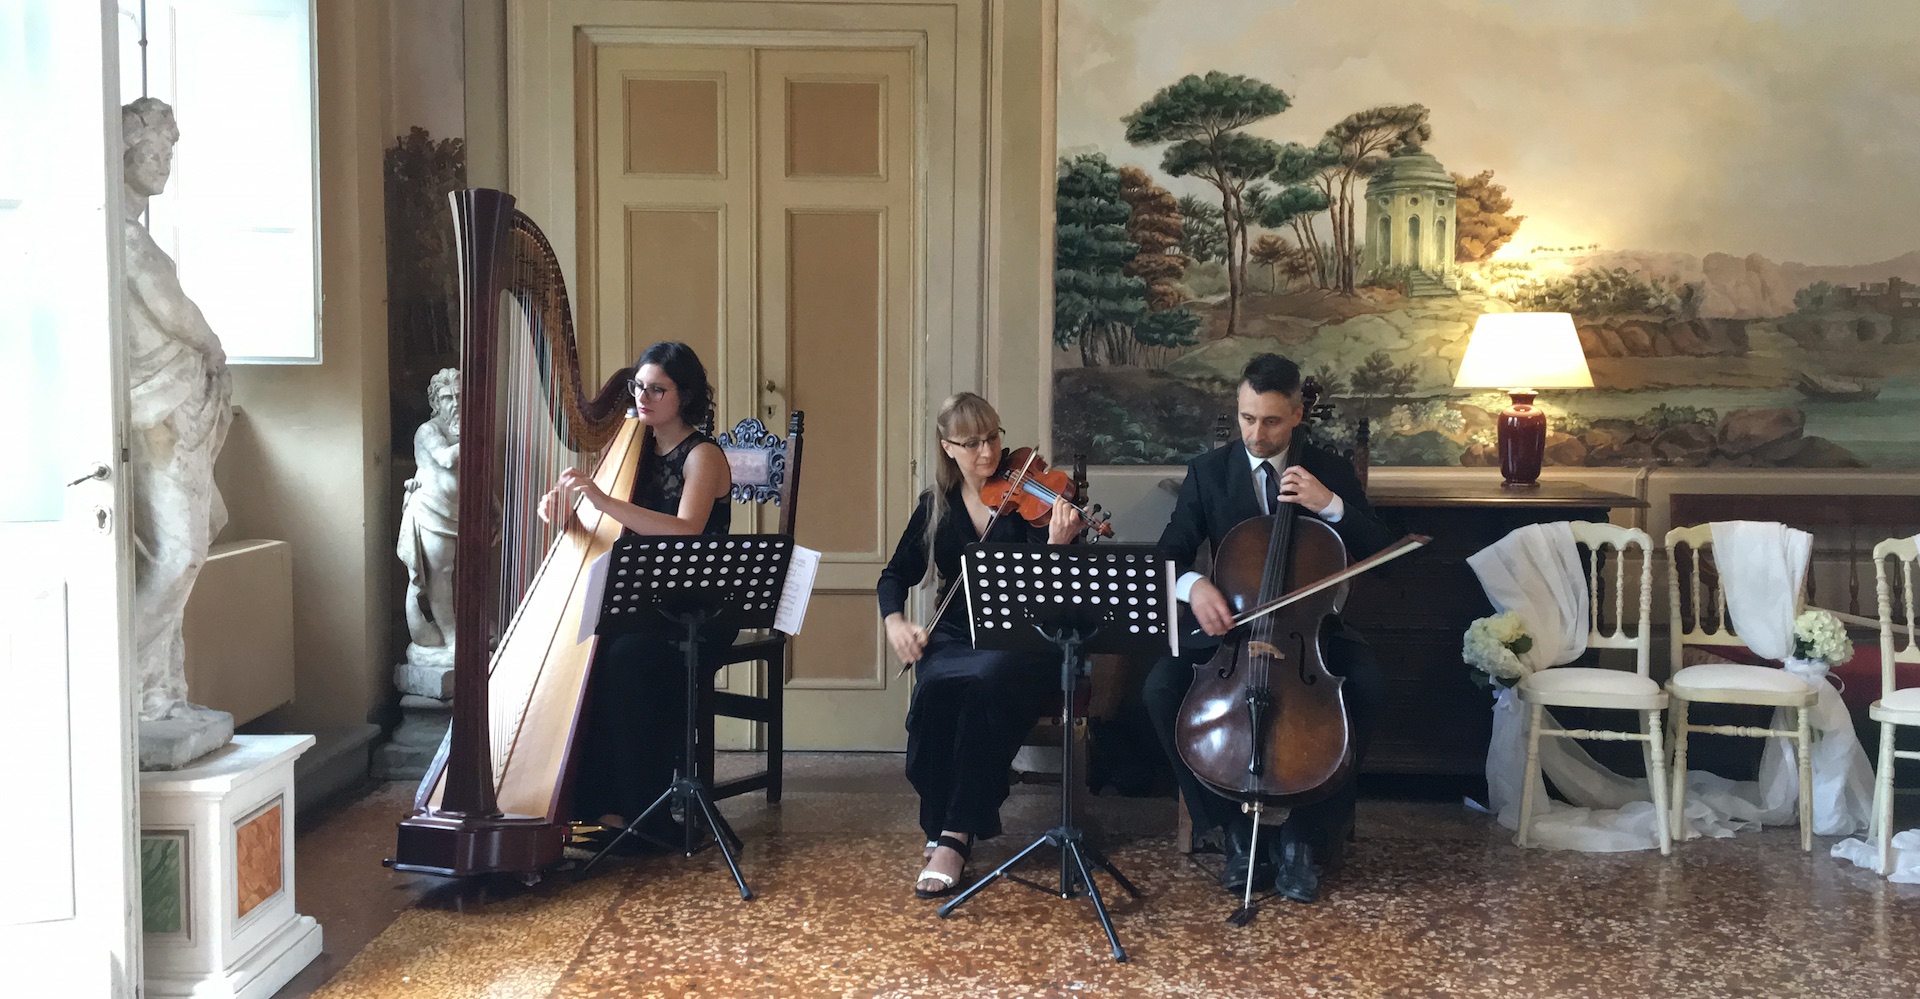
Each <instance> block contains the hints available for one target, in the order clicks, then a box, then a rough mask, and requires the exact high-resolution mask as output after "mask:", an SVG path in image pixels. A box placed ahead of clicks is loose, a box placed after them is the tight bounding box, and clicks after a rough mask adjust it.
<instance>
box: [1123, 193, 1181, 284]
mask: <svg viewBox="0 0 1920 999" xmlns="http://www.w3.org/2000/svg"><path fill="white" fill-rule="evenodd" d="M1120 200H1122V201H1125V202H1126V203H1127V208H1128V210H1129V212H1130V213H1131V214H1130V215H1129V216H1128V218H1127V238H1128V239H1130V240H1132V241H1133V244H1134V245H1135V246H1137V247H1139V248H1140V252H1139V253H1138V254H1136V255H1135V256H1134V258H1133V259H1132V260H1129V261H1127V266H1126V267H1125V268H1124V270H1125V271H1126V273H1127V274H1128V275H1130V276H1132V277H1137V278H1139V279H1140V280H1142V281H1145V282H1146V283H1147V308H1148V309H1150V310H1152V311H1156V312H1160V311H1165V310H1167V309H1172V308H1176V307H1178V306H1179V305H1180V303H1182V302H1185V301H1186V300H1187V293H1186V290H1185V289H1183V288H1181V287H1180V275H1181V274H1183V273H1185V271H1186V266H1187V262H1186V259H1185V258H1184V257H1182V256H1181V255H1180V240H1181V237H1182V231H1181V230H1182V225H1181V217H1180V204H1179V202H1177V201H1176V200H1174V197H1173V194H1172V193H1171V192H1169V191H1168V190H1167V189H1166V188H1164V187H1161V186H1160V185H1158V184H1155V183H1154V182H1153V178H1152V177H1150V176H1148V175H1147V172H1146V171H1145V170H1142V169H1140V168H1139V167H1137V166H1123V167H1121V168H1120Z"/></svg>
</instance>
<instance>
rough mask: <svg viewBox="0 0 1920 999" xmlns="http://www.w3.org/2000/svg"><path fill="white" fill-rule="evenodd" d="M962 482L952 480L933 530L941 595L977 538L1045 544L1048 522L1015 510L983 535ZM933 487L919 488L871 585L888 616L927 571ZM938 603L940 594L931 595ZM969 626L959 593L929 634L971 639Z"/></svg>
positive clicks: (900, 608) (904, 605) (903, 603)
mask: <svg viewBox="0 0 1920 999" xmlns="http://www.w3.org/2000/svg"><path fill="white" fill-rule="evenodd" d="M964 488H965V486H964V485H956V486H954V487H953V489H952V490H950V491H949V492H948V493H947V515H946V517H945V518H944V519H943V520H942V521H941V523H940V525H939V528H938V530H937V531H936V532H935V533H934V536H933V563H934V566H935V567H936V568H937V569H938V573H937V575H938V576H939V582H940V596H941V597H945V596H946V593H947V590H948V589H949V588H950V587H952V586H953V584H954V581H955V580H957V579H958V578H959V577H960V552H961V549H963V548H965V547H966V546H967V545H970V544H973V543H975V542H977V541H992V542H996V543H1009V544H1045V543H1046V541H1047V528H1044V527H1034V526H1033V525H1031V524H1028V523H1027V522H1026V521H1024V520H1021V519H1020V518H1019V517H1018V516H1016V515H1014V514H1011V513H1008V514H1005V515H1003V516H1001V517H1000V519H999V520H997V521H995V522H994V524H993V529H992V530H990V531H988V532H987V536H986V537H985V538H982V537H981V536H980V533H979V532H978V531H976V530H974V527H973V518H972V517H971V516H969V515H968V513H967V508H966V505H965V503H964V502H963V501H962V498H961V490H962V489H964ZM932 511H933V491H932V490H930V489H929V490H927V491H926V492H923V493H921V494H920V504H919V505H918V506H916V507H914V508H913V519H912V520H910V521H908V522H907V529H906V531H905V532H904V533H902V534H901V535H900V543H899V544H897V545H895V546H894V549H893V558H891V559H889V560H888V561H887V567H886V568H885V569H882V570H880V582H879V584H878V585H877V586H875V587H874V590H875V592H876V593H877V594H878V595H879V598H880V616H881V617H883V618H884V617H886V616H887V615H889V614H893V613H896V612H900V613H904V612H905V611H906V609H907V591H908V590H910V589H912V588H913V587H914V586H915V585H916V584H918V583H919V582H920V581H921V579H923V578H925V576H926V574H927V518H928V517H931V516H932V515H933V512H932ZM934 602H935V603H936V604H938V603H939V601H938V600H935V601H934ZM969 634H970V632H969V629H968V628H967V609H966V607H965V606H964V605H963V604H962V603H961V601H960V600H959V599H958V598H955V600H954V602H953V603H951V604H948V605H947V612H946V613H945V614H943V615H941V616H940V620H939V621H938V622H937V623H936V624H935V625H934V628H933V634H932V636H930V640H934V641H938V640H941V639H954V640H958V641H963V642H964V641H969V640H970V639H969Z"/></svg>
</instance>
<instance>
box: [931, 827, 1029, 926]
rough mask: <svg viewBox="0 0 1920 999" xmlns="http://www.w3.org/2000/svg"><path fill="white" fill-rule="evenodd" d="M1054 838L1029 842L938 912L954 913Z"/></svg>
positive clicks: (946, 915) (943, 913)
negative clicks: (961, 905)
mask: <svg viewBox="0 0 1920 999" xmlns="http://www.w3.org/2000/svg"><path fill="white" fill-rule="evenodd" d="M1052 839H1053V836H1052V835H1051V834H1048V835H1046V836H1042V837H1040V838H1039V839H1036V840H1034V841H1033V842H1031V843H1028V844H1027V848H1026V849H1024V850H1021V851H1020V852H1019V853H1016V854H1014V855H1013V857H1012V858H1011V859H1009V860H1008V861H1007V862H1006V863H1004V864H1001V865H1000V866H999V867H996V868H994V869H993V873H991V874H989V875H987V876H986V877H984V878H981V879H980V880H978V881H975V882H974V883H973V884H970V885H968V886H967V890H966V891H963V892H961V893H960V895H959V897H957V898H955V899H954V900H953V901H951V902H948V903H947V904H945V905H943V906H941V907H940V908H939V909H938V910H936V914H937V915H938V916H939V917H940V918H941V919H945V918H947V917H948V916H950V915H952V914H953V910H955V909H958V908H960V903H962V902H965V901H966V900H967V899H970V898H972V897H973V896H975V895H978V894H980V890H981V889H982V888H985V887H986V886H988V885H990V884H992V883H994V882H995V881H998V880H1000V878H1001V877H1003V876H1005V875H1006V873H1007V872H1008V871H1010V870H1012V869H1013V865H1015V864H1018V863H1019V862H1021V861H1022V860H1025V859H1027V854H1029V853H1032V852H1033V851H1035V850H1038V849H1040V848H1041V847H1042V846H1045V845H1046V844H1047V843H1048V842H1050V841H1051V840H1052Z"/></svg>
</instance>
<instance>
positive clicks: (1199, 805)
mask: <svg viewBox="0 0 1920 999" xmlns="http://www.w3.org/2000/svg"><path fill="white" fill-rule="evenodd" d="M1300 385H1301V382H1300V369H1299V367H1298V366H1296V365H1295V364H1294V363H1293V362H1292V361H1289V360H1287V359H1286V358H1284V357H1281V356H1279V355H1277V354H1261V355H1260V356H1258V357H1255V358H1254V359H1253V360H1251V361H1249V362H1248V363H1247V366H1246V369H1245V371H1244V372H1243V373H1242V375H1241V379H1240V387H1239V391H1238V393H1237V409H1238V412H1239V420H1240V440H1239V441H1238V442H1236V443H1233V444H1229V445H1227V446H1225V447H1220V448H1215V449H1213V450H1212V451H1210V452H1208V453H1206V454H1203V455H1201V456H1199V457H1197V458H1195V459H1193V460H1192V461H1190V462H1188V463H1187V478H1186V481H1185V482H1184V483H1183V484H1182V485H1181V487H1180V495H1179V499H1178V500H1176V501H1175V504H1174V509H1173V517H1172V519H1171V521H1169V522H1168V524H1167V529H1166V531H1165V532H1164V533H1162V534H1161V536H1160V547H1161V548H1162V550H1163V551H1164V552H1165V553H1166V554H1167V555H1168V556H1169V557H1170V558H1172V559H1173V560H1174V563H1175V564H1176V565H1177V566H1179V567H1180V568H1181V569H1182V570H1183V573H1182V575H1181V577H1180V581H1179V583H1178V585H1177V586H1176V594H1177V595H1178V596H1179V598H1180V599H1181V600H1184V601H1186V602H1187V604H1188V605H1189V606H1190V607H1191V608H1192V609H1193V616H1194V618H1195V620H1196V621H1197V622H1198V624H1199V626H1200V628H1201V629H1202V630H1204V631H1205V632H1206V633H1207V634H1208V635H1212V636H1221V635H1225V634H1226V633H1227V632H1228V631H1229V630H1231V628H1232V622H1233V610H1232V609H1231V608H1230V607H1229V605H1228V603H1227V599H1226V597H1225V596H1224V595H1223V594H1222V593H1221V592H1220V590H1219V588H1218V587H1216V586H1215V585H1214V584H1213V582H1212V581H1211V580H1209V579H1207V578H1206V577H1204V576H1202V575H1201V574H1199V573H1197V572H1192V571H1188V570H1190V567H1191V566H1192V564H1193V561H1194V557H1195V556H1196V555H1197V554H1198V552H1199V549H1200V544H1201V542H1203V541H1205V542H1210V543H1211V544H1212V545H1213V547H1214V549H1215V550H1216V551H1217V550H1218V548H1219V546H1220V542H1221V539H1222V538H1224V537H1226V534H1227V532H1228V531H1230V530H1232V529H1233V528H1234V527H1235V526H1237V525H1238V524H1240V523H1241V522H1242V521H1245V520H1248V519H1251V518H1254V517H1259V516H1263V515H1266V514H1270V513H1274V512H1276V511H1277V510H1278V509H1280V508H1281V507H1280V504H1285V503H1293V504H1297V505H1299V506H1300V507H1301V508H1302V509H1303V510H1305V511H1306V512H1307V513H1310V514H1313V515H1314V516H1317V517H1319V518H1320V519H1321V520H1323V521H1325V522H1327V523H1328V524H1330V525H1332V526H1333V528H1334V530H1335V532H1336V533H1337V534H1338V535H1339V536H1340V540H1341V541H1342V542H1343V543H1344V544H1345V545H1346V548H1347V553H1348V556H1349V558H1350V559H1355V560H1357V559H1361V558H1365V557H1367V556H1369V555H1372V554H1373V553H1374V552H1377V551H1379V550H1380V549H1381V548H1384V547H1385V546H1386V545H1387V544H1389V543H1390V542H1391V541H1393V536H1392V535H1391V534H1390V533H1389V532H1388V531H1387V529H1386V528H1385V527H1384V526H1382V525H1381V523H1380V521H1379V520H1378V519H1376V518H1375V516H1374V513H1373V508H1372V507H1371V506H1369V505H1368V503H1367V497H1366V493H1365V492H1364V490H1362V488H1361V486H1360V480H1359V477H1358V476H1357V475H1356V474H1355V473H1354V470H1353V465H1352V464H1351V463H1350V462H1348V461H1347V460H1346V459H1344V458H1341V457H1340V456H1338V455H1335V454H1333V453H1332V452H1330V451H1326V450H1324V449H1322V448H1319V447H1315V446H1312V445H1308V446H1306V447H1303V448H1302V449H1301V450H1300V452H1299V464H1297V465H1293V466H1291V467H1282V466H1283V465H1284V464H1285V462H1286V458H1287V451H1288V447H1289V445H1291V443H1292V441H1293V434H1294V429H1295V428H1296V427H1298V426H1299V425H1300V421H1301V420H1302V419H1303V418H1304V417H1305V415H1306V413H1305V407H1304V405H1303V402H1302V399H1301V393H1300ZM1321 647H1322V649H1323V650H1324V652H1325V658H1326V664H1327V667H1328V669H1329V670H1331V671H1332V672H1333V673H1335V674H1338V675H1340V676H1342V677H1344V678H1345V684H1344V687H1343V690H1344V693H1345V703H1346V710H1347V722H1348V727H1349V729H1350V731H1351V745H1352V746H1353V752H1354V761H1355V763H1354V768H1353V773H1358V771H1359V761H1360V760H1361V759H1362V758H1363V757H1364V755H1365V753H1366V747H1367V742H1368V740H1369V738H1370V736H1371V735H1372V721H1373V718H1374V716H1375V708H1376V707H1377V706H1378V704H1379V703H1380V700H1381V696H1382V693H1383V678H1382V677H1381V675H1380V667H1379V664H1378V662H1376V661H1375V659H1374V657H1373V653H1372V651H1371V650H1370V649H1368V648H1367V645H1366V643H1365V641H1364V640H1362V639H1361V638H1360V636H1359V635H1358V634H1356V633H1354V632H1353V631H1352V630H1351V629H1349V628H1347V627H1346V626H1345V625H1344V624H1342V623H1340V622H1339V620H1338V619H1337V618H1329V619H1328V621H1327V624H1326V626H1325V627H1324V628H1323V630H1322V632H1321ZM1213 651H1214V649H1213V647H1212V646H1210V645H1209V646H1206V647H1203V648H1200V649H1196V650H1191V651H1188V650H1183V654H1182V656H1181V657H1180V658H1177V659H1176V658H1174V657H1172V656H1165V657H1162V658H1161V659H1160V661H1159V662H1158V663H1156V664H1155V665H1154V667H1153V671H1152V672H1151V673H1149V674H1148V675H1147V680H1146V689H1145V699H1146V706H1147V712H1148V714H1149V715H1150V716H1151V718H1152V720H1153V725H1154V729H1155V731H1157V732H1158V733H1159V735H1160V742H1161V745H1162V746H1163V747H1164V748H1165V749H1166V752H1167V756H1168V758H1169V759H1170V760H1171V761H1172V762H1173V771H1174V776H1175V778H1176V779H1177V780H1178V782H1179V785H1180V791H1181V793H1182V795H1183V796H1184V797H1185V798H1186V802H1187V810H1188V812H1189V813H1190V814H1191V815H1192V817H1193V824H1194V828H1195V829H1199V830H1211V829H1218V830H1221V833H1222V838H1223V842H1224V844H1225V846H1226V851H1227V855H1228V860H1227V866H1226V870H1225V871H1224V872H1223V874H1222V875H1221V884H1222V885H1223V886H1224V887H1227V888H1228V889H1230V890H1233V891H1236V892H1237V891H1240V890H1241V889H1242V888H1243V887H1244V886H1245V883H1246V882H1245V879H1246V877H1247V870H1248V867H1249V860H1250V859H1251V858H1250V857H1249V853H1250V852H1251V844H1252V842H1253V835H1252V833H1253V826H1252V820H1251V819H1250V818H1249V817H1248V816H1247V815H1246V814H1245V813H1244V812H1242V810H1241V807H1240V803H1239V802H1237V801H1233V800H1230V799H1228V798H1225V797H1222V796H1220V795H1219V794H1216V793H1214V792H1213V791H1212V790H1210V789H1209V788H1207V787H1206V786H1205V785H1204V784H1202V783H1201V782H1200V781H1199V780H1198V779H1197V778H1196V777H1195V776H1194V774H1193V771H1192V770H1191V769H1189V768H1188V766H1187V764H1186V762H1185V761H1184V760H1183V759H1182V758H1181V755H1180V750H1179V747H1178V745H1177V742H1176V739H1175V726H1176V723H1177V720H1178V716H1179V712H1180V705H1181V702H1182V700H1183V699H1184V698H1185V696H1186V693H1187V687H1188V685H1189V684H1190V683H1191V682H1192V680H1193V669H1194V666H1195V665H1204V664H1206V662H1207V661H1208V659H1209V657H1210V656H1211V655H1212V653H1213ZM1354 798H1355V795H1354V787H1353V780H1352V778H1351V777H1349V778H1348V779H1347V780H1346V782H1345V783H1344V785H1343V786H1341V787H1338V788H1336V789H1334V790H1333V791H1332V793H1331V794H1330V795H1329V796H1327V797H1326V798H1324V799H1322V800H1320V801H1317V802H1314V803H1312V804H1308V805H1302V806H1296V807H1295V808H1293V809H1292V811H1291V813H1290V815H1289V816H1288V818H1287V820H1286V822H1285V824H1283V825H1282V826H1281V828H1280V835H1279V836H1277V837H1273V838H1271V839H1269V838H1268V837H1266V836H1262V837H1261V838H1260V840H1261V846H1262V848H1263V849H1262V852H1263V853H1266V854H1267V856H1266V857H1264V858H1261V860H1260V861H1259V862H1257V863H1256V865H1255V877H1256V878H1257V879H1260V880H1264V879H1265V878H1266V877H1268V876H1271V877H1273V879H1274V880H1273V887H1274V889H1275V890H1276V891H1278V892H1279V893H1281V894H1283V895H1285V896H1287V897H1288V898H1291V899H1293V900H1295V901H1298V902H1312V901H1314V900H1315V899H1317V898H1318V897H1319V892H1320V870H1319V865H1320V864H1321V863H1322V862H1324V861H1325V860H1326V859H1328V858H1330V857H1332V856H1335V855H1336V853H1337V851H1338V850H1339V849H1340V848H1341V847H1342V846H1343V845H1344V843H1345V839H1346V833H1347V830H1348V829H1350V828H1351V827H1352V823H1353V808H1354ZM1269 844H1271V845H1272V849H1271V850H1268V849H1267V847H1268V846H1269ZM1269 872H1271V873H1269ZM1256 886H1258V882H1256Z"/></svg>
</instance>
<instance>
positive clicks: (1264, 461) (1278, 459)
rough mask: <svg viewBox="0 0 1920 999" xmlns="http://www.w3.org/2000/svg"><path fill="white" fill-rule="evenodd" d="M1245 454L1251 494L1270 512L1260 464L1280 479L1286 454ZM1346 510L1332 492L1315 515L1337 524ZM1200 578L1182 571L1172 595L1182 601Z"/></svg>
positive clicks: (1197, 574) (1338, 495) (1193, 573)
mask: <svg viewBox="0 0 1920 999" xmlns="http://www.w3.org/2000/svg"><path fill="white" fill-rule="evenodd" d="M1246 454H1247V465H1248V467H1249V468H1251V469H1252V471H1253V494H1254V496H1255V498H1257V499H1258V500H1259V501H1260V512H1262V513H1268V514H1270V513H1272V512H1273V511H1272V510H1269V509H1267V496H1266V490H1265V488H1264V487H1262V485H1261V483H1260V466H1261V465H1266V466H1267V467H1268V468H1269V469H1271V470H1272V471H1271V473H1270V474H1271V475H1273V477H1274V481H1275V482H1278V481H1280V473H1281V472H1284V471H1286V466H1285V465H1283V464H1282V461H1283V460H1284V459H1285V457H1286V456H1285V454H1276V455H1274V456H1273V457H1271V458H1259V457H1255V456H1254V453H1253V452H1252V451H1248V452H1247V453H1246ZM1346 512H1347V505H1346V504H1345V503H1344V502H1341V500H1340V494H1339V493H1334V494H1333V499H1332V500H1330V501H1328V503H1327V508H1326V509H1325V510H1321V511H1319V513H1318V514H1317V515H1316V516H1318V517H1319V518H1320V519H1321V520H1324V521H1326V522H1327V523H1329V524H1338V523H1339V522H1340V518H1341V517H1343V516H1345V515H1346ZM1200 579H1201V576H1200V574H1199V573H1197V572H1187V573H1182V574H1181V576H1180V580H1179V582H1176V583H1174V584H1173V595H1174V596H1175V597H1177V598H1179V599H1180V600H1182V601H1184V600H1186V599H1187V596H1188V595H1189V594H1191V593H1192V592H1193V584H1194V583H1196V582H1199V581H1200Z"/></svg>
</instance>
